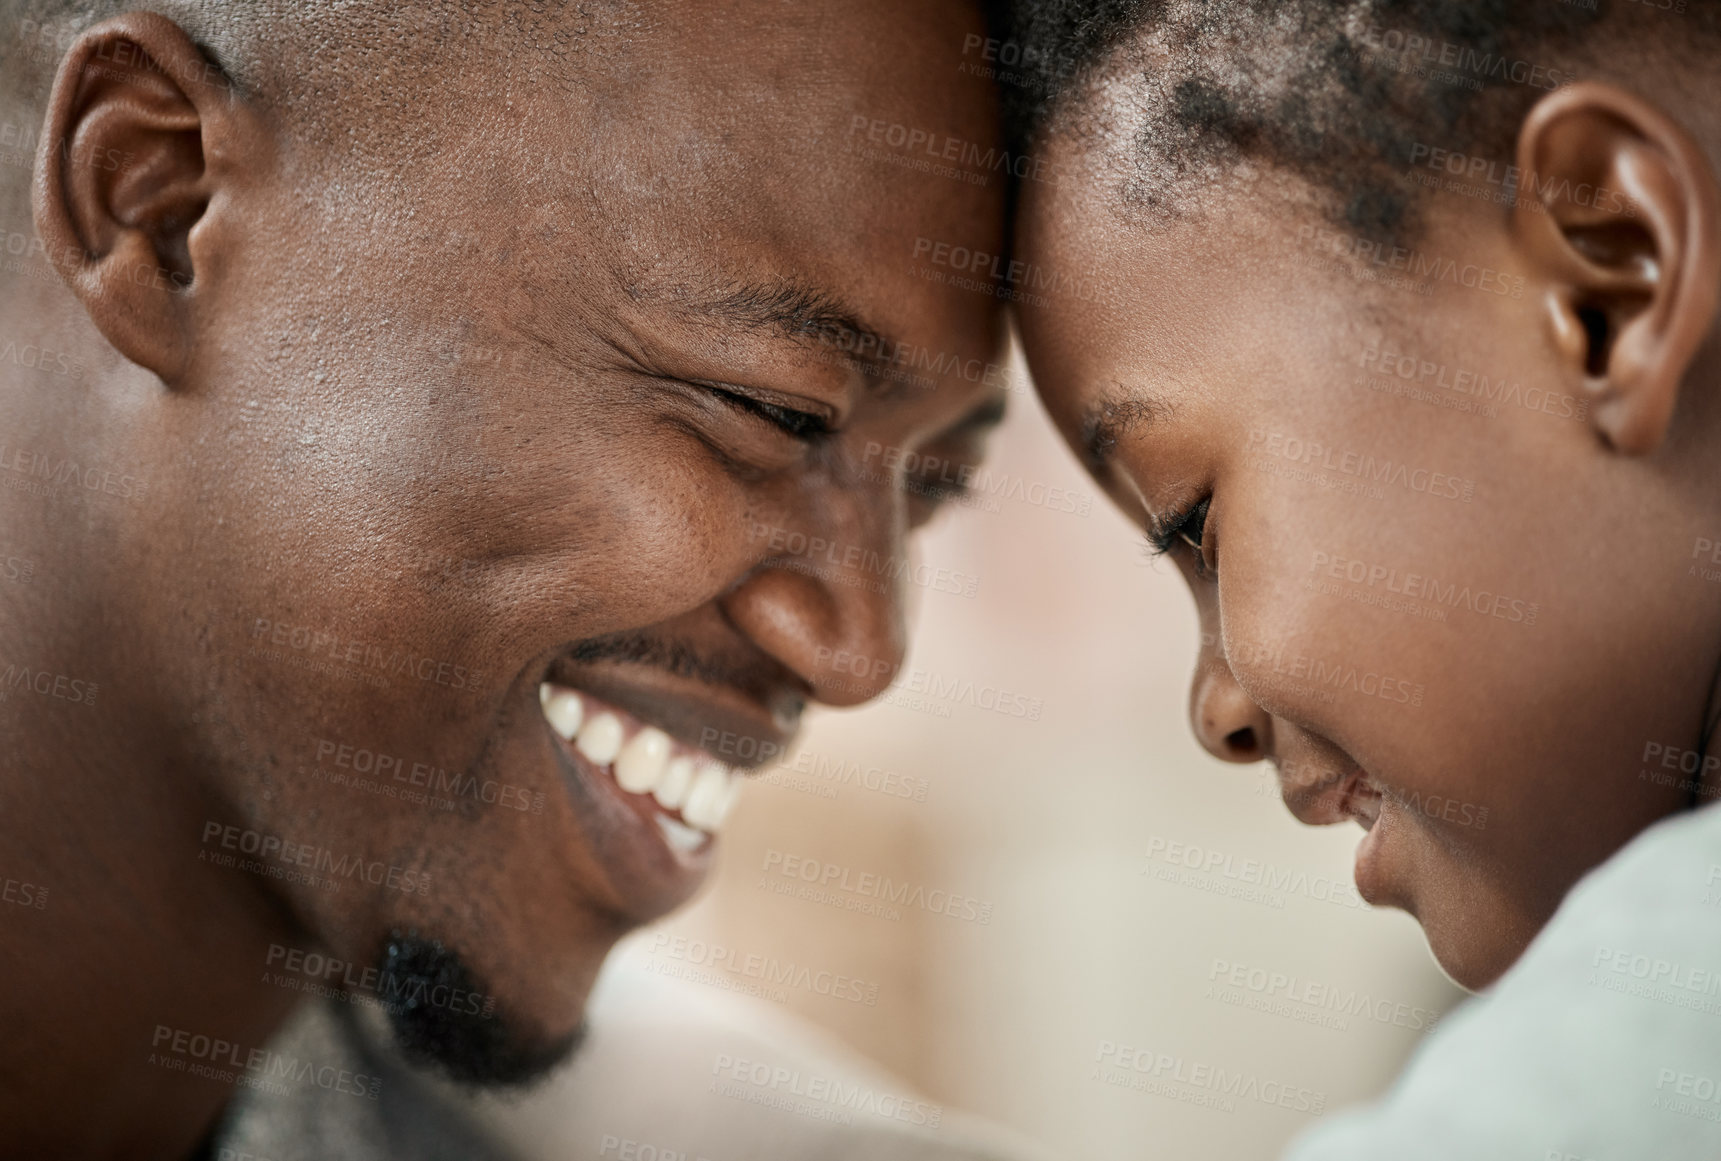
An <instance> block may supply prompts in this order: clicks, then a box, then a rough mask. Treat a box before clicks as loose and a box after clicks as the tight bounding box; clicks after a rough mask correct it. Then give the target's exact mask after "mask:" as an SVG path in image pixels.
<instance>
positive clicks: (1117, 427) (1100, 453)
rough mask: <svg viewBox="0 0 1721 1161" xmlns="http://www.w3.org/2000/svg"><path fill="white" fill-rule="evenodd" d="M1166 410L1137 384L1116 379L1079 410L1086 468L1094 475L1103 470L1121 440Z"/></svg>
mask: <svg viewBox="0 0 1721 1161" xmlns="http://www.w3.org/2000/svg"><path fill="white" fill-rule="evenodd" d="M1169 414H1171V408H1170V407H1169V406H1167V405H1166V404H1165V403H1164V402H1163V401H1162V400H1160V399H1159V398H1157V397H1156V396H1154V395H1151V394H1149V393H1148V392H1147V391H1145V390H1143V389H1140V388H1125V387H1124V386H1123V385H1122V384H1121V383H1120V384H1118V385H1117V388H1116V389H1115V390H1111V391H1107V392H1105V393H1104V394H1102V395H1101V396H1100V397H1099V398H1098V399H1095V400H1094V401H1093V402H1092V403H1089V404H1088V405H1087V407H1085V408H1084V409H1083V410H1082V421H1081V429H1080V439H1081V450H1082V459H1083V461H1084V462H1085V463H1086V464H1087V467H1088V470H1089V471H1091V472H1093V473H1094V474H1096V475H1099V474H1101V473H1104V472H1105V471H1107V470H1108V469H1109V468H1110V467H1111V459H1112V453H1113V452H1114V451H1115V450H1116V449H1117V445H1118V443H1119V442H1120V441H1121V440H1124V439H1127V438H1129V437H1130V436H1131V435H1133V434H1135V433H1136V432H1137V431H1139V430H1140V429H1142V428H1144V427H1146V426H1148V425H1149V424H1151V423H1153V422H1154V421H1156V420H1159V419H1162V418H1164V417H1165V416H1167V415H1169Z"/></svg>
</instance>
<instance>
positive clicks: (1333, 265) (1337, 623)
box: [1020, 141, 1712, 987]
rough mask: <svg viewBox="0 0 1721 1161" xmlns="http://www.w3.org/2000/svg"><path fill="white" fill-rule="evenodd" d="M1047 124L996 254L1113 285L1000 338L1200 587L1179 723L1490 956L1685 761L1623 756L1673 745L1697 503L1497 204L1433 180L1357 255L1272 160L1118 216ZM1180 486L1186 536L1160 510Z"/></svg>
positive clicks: (1434, 931)
mask: <svg viewBox="0 0 1721 1161" xmlns="http://www.w3.org/2000/svg"><path fill="white" fill-rule="evenodd" d="M1121 148H1122V147H1120V149H1121ZM1050 150H1051V154H1052V160H1053V161H1055V162H1058V163H1061V164H1062V165H1064V167H1065V168H1066V170H1067V172H1070V173H1084V174H1086V175H1087V177H1088V179H1089V180H1087V181H1086V182H1070V183H1068V184H1066V185H1063V186H1060V187H1058V188H1055V189H1054V188H1050V187H1045V186H1032V185H1031V186H1030V188H1029V189H1028V190H1027V192H1026V198H1025V203H1024V209H1023V213H1024V220H1023V222H1022V225H1021V234H1020V237H1021V240H1022V253H1021V257H1022V258H1023V259H1024V260H1026V261H1030V262H1033V263H1038V264H1040V265H1041V266H1043V267H1045V268H1047V269H1055V270H1059V271H1062V272H1064V273H1065V274H1067V275H1068V276H1070V277H1085V278H1090V279H1091V280H1092V281H1093V282H1094V283H1095V285H1097V286H1100V287H1102V288H1103V290H1104V292H1105V293H1106V294H1107V295H1108V296H1109V298H1110V300H1111V303H1112V305H1111V307H1110V308H1109V309H1099V310H1094V309H1089V310H1072V309H1068V308H1067V307H1066V306H1065V305H1064V304H1062V303H1059V302H1058V301H1056V300H1047V301H1045V302H1044V303H1041V304H1035V305H1031V306H1029V307H1026V308H1024V310H1023V314H1022V329H1023V334H1024V341H1025V344H1026V347H1027V352H1028V357H1029V361H1030V364H1031V366H1032V368H1033V372H1034V378H1035V381H1036V383H1037V384H1038V386H1039V388H1040V390H1041V392H1042V394H1043V396H1044V398H1045V400H1046V402H1047V405H1048V407H1049V408H1050V410H1051V412H1052V414H1053V416H1054V418H1055V419H1056V421H1057V422H1058V424H1059V426H1060V428H1061V429H1062V431H1063V432H1064V434H1065V436H1066V438H1067V439H1068V440H1069V441H1070V443H1071V444H1072V446H1073V447H1075V448H1076V449H1077V450H1078V453H1080V454H1083V455H1084V456H1085V457H1087V458H1089V459H1090V461H1093V462H1097V461H1098V460H1099V459H1100V458H1101V457H1103V458H1104V460H1105V466H1104V467H1102V468H1101V470H1100V471H1099V473H1098V475H1099V478H1100V480H1101V482H1102V483H1103V484H1104V485H1105V486H1106V487H1107V488H1108V490H1109V491H1110V492H1111V494H1112V495H1113V497H1114V498H1115V499H1116V500H1117V502H1118V503H1119V505H1120V506H1121V507H1122V508H1123V509H1124V511H1126V512H1127V513H1129V514H1130V515H1131V516H1132V517H1133V518H1134V519H1135V520H1136V521H1137V522H1138V523H1140V524H1141V526H1142V527H1143V528H1144V529H1152V528H1154V527H1155V526H1156V524H1157V525H1159V526H1160V530H1161V531H1162V532H1166V533H1168V535H1167V537H1166V539H1168V540H1169V541H1170V542H1171V544H1172V545H1173V547H1172V549H1171V555H1172V556H1173V558H1174V560H1175V561H1176V564H1177V567H1178V568H1179V570H1180V571H1181V572H1182V573H1183V575H1184V577H1185V579H1186V580H1187V582H1188V584H1189V586H1190V589H1191V591H1192V592H1193V594H1194V596H1195V600H1196V605H1197V608H1198V610H1199V614H1200V619H1201V629H1202V648H1201V653H1200V657H1199V659H1198V661H1197V664H1196V669H1195V674H1194V680H1193V686H1192V690H1191V705H1190V709H1191V717H1192V720H1193V725H1194V728H1195V731H1196V733H1197V735H1198V736H1199V738H1200V739H1201V741H1202V742H1203V744H1204V745H1205V746H1206V747H1207V748H1208V749H1209V750H1210V751H1211V752H1213V753H1214V754H1216V755H1218V756H1220V757H1224V758H1227V759H1230V760H1234V761H1250V762H1252V761H1255V760H1258V759H1260V758H1268V759H1270V760H1272V762H1273V763H1274V765H1275V766H1276V767H1277V770H1278V775H1279V779H1280V784H1281V789H1282V791H1283V793H1284V797H1285V800H1286V803H1287V805H1288V806H1289V807H1290V809H1291V810H1292V812H1293V813H1294V814H1295V815H1296V816H1297V817H1298V818H1299V819H1301V820H1302V821H1304V822H1308V823H1332V822H1341V821H1345V820H1347V819H1354V820H1355V821H1357V822H1359V823H1361V824H1362V826H1363V827H1364V829H1365V830H1366V832H1367V833H1366V836H1365V837H1364V839H1363V840H1362V843H1361V845H1360V847H1359V849H1358V852H1357V861H1356V878H1357V885H1358V888H1359V890H1360V892H1361V894H1362V895H1363V896H1364V898H1366V899H1367V900H1368V901H1370V902H1372V903H1377V904H1385V905H1390V906H1395V907H1400V908H1403V909H1405V910H1407V911H1409V912H1410V913H1411V914H1413V915H1414V916H1416V918H1417V919H1418V920H1419V921H1420V922H1421V924H1422V926H1423V929H1424V931H1425V932H1426V934H1427V936H1428V939H1429V941H1430V945H1431V947H1432V949H1433V951H1434V954H1435V956H1436V957H1437V958H1438V959H1439V961H1440V962H1441V964H1442V965H1443V966H1444V967H1445V969H1446V970H1447V971H1448V972H1449V973H1451V974H1452V976H1453V977H1454V978H1455V979H1457V980H1458V981H1459V982H1461V983H1463V984H1466V985H1468V986H1472V987H1478V986H1481V985H1483V984H1486V983H1488V982H1489V981H1491V980H1492V979H1494V978H1495V977H1496V976H1497V975H1498V974H1499V973H1500V972H1501V971H1503V970H1504V969H1505V968H1506V967H1507V966H1508V965H1509V964H1510V963H1511V962H1512V960H1513V959H1515V958H1516V956H1517V955H1518V954H1519V952H1520V951H1521V950H1522V949H1523V947H1524V946H1525V944H1526V943H1527V942H1528V941H1529V939H1530V938H1531V937H1532V936H1533V935H1534V933H1535V932H1536V930H1537V929H1538V928H1539V927H1540V926H1541V924H1542V923H1543V922H1545V921H1546V919H1547V918H1548V916H1549V915H1550V914H1551V913H1552V911H1553V909H1554V907H1555V906H1556V905H1557V903H1558V901H1559V899H1560V898H1561V896H1562V894H1563V893H1564V891H1565V890H1566V889H1567V888H1568V887H1569V886H1570V885H1571V884H1572V883H1573V882H1574V881H1575V879H1576V878H1577V877H1578V876H1579V875H1580V874H1582V873H1583V872H1584V871H1585V870H1587V869H1588V868H1590V867H1592V866H1594V865H1596V864H1597V863H1599V862H1600V861H1602V860H1603V859H1604V858H1605V857H1606V856H1607V855H1609V854H1611V853H1612V852H1613V851H1614V850H1616V849H1617V848H1618V847H1619V846H1621V845H1622V844H1623V843H1624V842H1625V841H1626V840H1627V839H1629V838H1630V837H1631V836H1632V835H1634V834H1635V833H1636V832H1638V831H1639V830H1641V829H1642V828H1643V827H1644V826H1646V825H1648V824H1649V823H1650V822H1652V821H1653V820H1655V819H1657V818H1659V817H1661V816H1663V815H1665V814H1667V813H1669V812H1671V811H1673V810H1675V809H1677V808H1678V807H1680V806H1681V805H1683V804H1684V803H1686V802H1687V801H1689V799H1690V798H1691V791H1690V785H1689V781H1688V780H1689V779H1690V778H1691V777H1692V775H1691V774H1690V773H1689V772H1687V773H1677V772H1676V773H1674V774H1673V775H1672V776H1670V777H1660V778H1657V777H1644V774H1645V772H1646V768H1647V767H1654V768H1655V769H1654V771H1653V773H1654V774H1661V773H1662V771H1661V767H1660V764H1659V755H1660V754H1662V753H1664V752H1671V751H1679V752H1680V753H1681V756H1682V757H1683V756H1686V755H1685V753H1684V752H1685V751H1695V750H1696V749H1697V748H1698V747H1699V742H1698V740H1697V739H1698V738H1699V737H1700V736H1701V732H1702V731H1701V727H1702V723H1703V717H1704V704H1703V701H1704V691H1705V690H1707V689H1708V687H1709V682H1710V677H1711V674H1710V673H1709V672H1708V670H1707V668H1706V666H1705V664H1704V662H1703V660H1702V657H1701V655H1700V647H1699V645H1698V644H1697V641H1698V638H1699V637H1700V636H1701V634H1700V633H1699V632H1694V631H1693V627H1694V626H1697V625H1699V624H1703V623H1705V622H1706V620H1707V619H1708V617H1709V614H1707V613H1705V612H1703V606H1702V602H1703V599H1704V597H1705V595H1706V594H1705V592H1704V591H1703V590H1704V587H1705V586H1703V585H1702V584H1701V583H1700V582H1698V581H1695V580H1691V581H1684V576H1685V572H1686V566H1687V563H1688V562H1687V561H1686V560H1685V559H1683V557H1684V556H1685V555H1688V552H1689V549H1690V547H1691V545H1692V544H1693V543H1694V540H1693V536H1694V535H1701V534H1702V532H1701V529H1702V528H1703V525H1704V520H1703V518H1702V517H1701V516H1700V514H1699V512H1700V508H1699V505H1698V504H1697V503H1696V502H1694V501H1693V498H1692V497H1691V496H1688V495H1684V494H1682V493H1681V492H1680V490H1679V486H1678V485H1676V484H1675V483H1674V482H1673V481H1671V480H1670V479H1668V478H1665V477H1658V476H1657V475H1656V474H1655V473H1653V472H1650V471H1648V470H1646V469H1645V468H1644V467H1643V465H1642V464H1641V462H1637V461H1633V460H1631V459H1630V458H1629V457H1625V456H1620V455H1618V454H1616V453H1613V452H1611V451H1610V450H1608V449H1607V448H1606V447H1605V446H1603V444H1602V443H1601V441H1600V440H1598V438H1597V436H1596V434H1595V432H1594V431H1593V430H1592V428H1591V426H1590V425H1589V424H1588V423H1587V422H1586V418H1585V413H1586V411H1587V407H1588V403H1587V400H1586V399H1585V398H1581V397H1580V396H1582V395H1583V391H1582V388H1581V387H1580V386H1577V385H1574V384H1572V383H1571V382H1570V380H1569V377H1567V376H1564V375H1562V374H1561V373H1560V372H1559V368H1560V366H1561V361H1560V359H1559V358H1558V357H1557V356H1556V354H1555V352H1554V351H1553V350H1552V344H1551V340H1550V338H1549V336H1548V330H1547V327H1546V325H1545V315H1544V314H1543V313H1542V312H1543V310H1544V307H1543V305H1542V303H1543V302H1544V301H1545V299H1544V295H1543V293H1542V288H1540V287H1538V286H1537V285H1536V283H1535V280H1534V275H1533V274H1531V273H1530V272H1529V271H1528V270H1527V269H1526V267H1525V264H1523V263H1522V262H1521V261H1520V260H1519V258H1518V257H1517V252H1516V251H1515V250H1514V248H1513V246H1512V244H1511V239H1510V237H1509V234H1508V232H1507V230H1506V228H1505V226H1504V225H1503V223H1502V215H1500V214H1499V213H1498V211H1494V212H1492V213H1490V212H1488V211H1486V210H1482V211H1474V210H1471V209H1468V208H1460V209H1458V210H1454V209H1452V208H1451V207H1447V206H1442V205H1440V204H1439V203H1431V204H1429V205H1428V206H1427V221H1426V224H1425V226H1424V227H1423V229H1422V231H1421V232H1420V233H1418V234H1417V235H1415V237H1414V239H1412V240H1408V241H1405V242H1401V243H1400V245H1402V246H1405V247H1406V248H1407V249H1408V248H1414V249H1415V250H1416V251H1417V253H1418V255H1419V256H1420V257H1419V258H1417V259H1409V258H1406V259H1405V260H1404V261H1403V262H1402V263H1400V264H1399V265H1397V266H1394V265H1392V264H1391V263H1392V262H1394V261H1396V260H1395V259H1394V258H1392V257H1391V253H1392V252H1391V247H1390V243H1389V244H1388V246H1387V248H1386V250H1385V251H1383V253H1384V254H1386V255H1387V257H1386V258H1385V259H1383V262H1382V264H1381V265H1379V266H1376V265H1374V263H1373V262H1372V258H1371V255H1372V253H1373V252H1372V251H1369V250H1367V249H1366V244H1365V248H1364V250H1363V252H1362V253H1363V255H1364V256H1363V258H1362V259H1361V260H1358V259H1356V258H1355V257H1353V256H1350V255H1352V253H1353V252H1354V251H1355V248H1356V242H1357V240H1356V239H1347V238H1344V237H1343V236H1342V235H1339V234H1338V233H1336V232H1335V231H1334V230H1333V228H1332V227H1331V226H1330V225H1328V224H1327V223H1325V222H1324V221H1323V220H1321V219H1320V218H1319V217H1318V216H1316V215H1314V214H1313V213H1311V212H1309V211H1306V210H1304V209H1301V208H1298V207H1296V206H1294V205H1293V203H1292V202H1291V201H1289V200H1288V199H1287V197H1286V196H1285V195H1286V194H1287V193H1288V192H1294V190H1293V189H1292V188H1290V187H1289V185H1287V187H1286V188H1272V187H1273V185H1274V181H1275V180H1276V179H1275V175H1273V174H1271V173H1270V172H1269V173H1267V174H1264V175H1260V184H1259V187H1258V188H1257V189H1256V190H1255V191H1254V192H1252V193H1247V194H1240V195H1238V196H1237V197H1236V198H1235V199H1233V200H1228V201H1225V202H1213V203H1210V204H1208V205H1205V206H1192V205H1185V206H1183V207H1180V209H1181V211H1182V213H1183V217H1181V218H1179V219H1172V218H1164V219H1160V220H1148V219H1147V215H1150V214H1152V213H1153V211H1150V210H1143V209H1139V208H1137V209H1132V210H1126V209H1123V208H1121V207H1120V202H1119V200H1118V199H1117V197H1116V188H1117V187H1116V181H1117V180H1118V179H1117V177H1116V174H1118V173H1120V172H1127V168H1128V167H1127V165H1121V166H1119V167H1118V168H1116V169H1112V168H1110V167H1109V162H1108V160H1107V159H1106V158H1105V157H1103V156H1100V155H1095V156H1090V157H1082V156H1078V155H1077V154H1076V152H1075V147H1074V146H1073V145H1072V144H1071V143H1068V142H1065V141H1057V142H1054V143H1053V144H1052V145H1051V147H1050ZM1238 184H1245V183H1244V182H1242V181H1239V183H1238ZM1417 262H1420V263H1421V264H1422V267H1423V269H1424V270H1427V271H1430V273H1426V274H1424V275H1423V276H1421V277H1417V276H1416V275H1414V274H1408V273H1406V267H1410V268H1414V267H1415V265H1416V264H1417ZM1369 271H1373V273H1374V275H1378V276H1382V277H1395V278H1398V279H1400V280H1401V281H1402V282H1404V283H1407V284H1417V285H1406V286H1396V285H1386V284H1377V283H1370V282H1366V281H1362V280H1360V279H1359V277H1357V276H1356V275H1355V274H1353V272H1361V273H1363V274H1365V275H1366V274H1367V273H1368V272H1369ZM1370 276H1371V277H1372V276H1373V275H1370ZM1148 400H1151V402H1144V401H1148ZM1203 502H1205V503H1206V505H1207V507H1206V509H1205V526H1204V528H1201V529H1199V530H1197V527H1196V524H1195V523H1188V524H1185V525H1184V526H1183V531H1184V532H1186V533H1187V534H1188V535H1189V537H1190V538H1191V539H1193V540H1196V541H1199V542H1200V544H1201V548H1200V549H1199V550H1197V549H1196V548H1194V547H1192V546H1191V545H1190V544H1189V543H1188V541H1186V540H1184V539H1183V538H1182V537H1180V536H1178V535H1176V530H1175V529H1173V528H1171V527H1169V526H1168V523H1171V524H1174V523H1175V520H1174V519H1173V520H1171V521H1169V522H1167V518H1168V517H1175V515H1176V514H1178V513H1181V512H1187V511H1188V510H1189V509H1190V508H1191V507H1192V506H1196V505H1199V504H1202V503H1203ZM1674 530H1678V531H1674ZM1711 535H1712V534H1711ZM1651 747H1653V750H1651V749H1650V748H1651ZM1664 748H1665V749H1664ZM1646 752H1649V753H1652V754H1654V755H1656V756H1657V757H1656V758H1655V760H1653V761H1650V762H1645V761H1643V757H1644V755H1645V753H1646ZM1686 766H1687V769H1689V762H1687V763H1686ZM1673 769H1674V770H1675V771H1677V770H1678V767H1677V766H1675V767H1673ZM1681 783H1684V785H1683V786H1681V785H1680V784H1681Z"/></svg>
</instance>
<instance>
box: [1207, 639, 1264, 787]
mask: <svg viewBox="0 0 1721 1161" xmlns="http://www.w3.org/2000/svg"><path fill="white" fill-rule="evenodd" d="M1189 723H1190V725H1191V726H1192V727H1193V728H1194V730H1195V737H1196V740H1197V741H1199V742H1200V743H1201V745H1202V748H1203V749H1205V750H1206V751H1207V752H1208V753H1209V754H1212V755H1213V756H1214V757H1215V758H1219V759H1221V760H1223V761H1226V762H1259V761H1260V760H1261V759H1262V758H1265V757H1266V756H1267V755H1268V754H1269V753H1271V752H1272V745H1273V720H1272V719H1271V718H1270V717H1268V716H1267V714H1266V712H1265V711H1264V710H1262V709H1261V707H1260V706H1258V705H1256V704H1255V701H1254V699H1253V698H1251V697H1250V696H1249V695H1248V694H1247V693H1245V692H1244V690H1243V687H1242V686H1240V685H1238V684H1237V679H1236V678H1235V677H1234V676H1232V674H1231V667H1230V666H1229V665H1227V664H1226V662H1225V660H1224V658H1222V657H1221V658H1218V659H1216V660H1206V659H1204V660H1203V662H1202V663H1201V665H1199V666H1198V667H1197V668H1196V670H1195V679H1194V680H1193V681H1192V682H1191V683H1190V686H1189Z"/></svg>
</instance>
